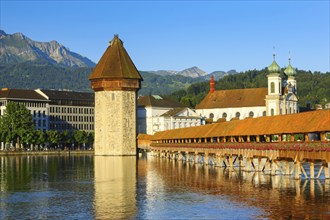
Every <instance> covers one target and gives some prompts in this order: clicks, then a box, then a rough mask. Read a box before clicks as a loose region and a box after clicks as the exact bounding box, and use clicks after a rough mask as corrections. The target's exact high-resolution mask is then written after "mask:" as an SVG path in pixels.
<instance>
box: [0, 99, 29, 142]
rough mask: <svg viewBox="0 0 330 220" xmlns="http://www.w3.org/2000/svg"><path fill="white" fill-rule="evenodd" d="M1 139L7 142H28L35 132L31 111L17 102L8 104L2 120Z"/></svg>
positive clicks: (0, 120)
mask: <svg viewBox="0 0 330 220" xmlns="http://www.w3.org/2000/svg"><path fill="white" fill-rule="evenodd" d="M0 130H1V134H2V135H1V137H2V138H1V139H2V140H4V141H6V142H11V141H12V142H14V143H16V142H18V143H19V141H20V140H23V141H25V140H28V139H29V136H31V132H33V131H34V124H33V118H32V115H31V114H30V112H29V110H27V108H26V107H25V106H24V105H23V104H21V103H17V102H8V104H7V106H6V111H5V114H4V115H3V116H1V118H0Z"/></svg>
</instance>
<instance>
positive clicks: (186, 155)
mask: <svg viewBox="0 0 330 220" xmlns="http://www.w3.org/2000/svg"><path fill="white" fill-rule="evenodd" d="M185 158H186V162H187V163H188V162H189V161H190V155H189V152H188V151H186V153H185Z"/></svg>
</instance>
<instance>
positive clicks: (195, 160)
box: [194, 153, 199, 163]
mask: <svg viewBox="0 0 330 220" xmlns="http://www.w3.org/2000/svg"><path fill="white" fill-rule="evenodd" d="M198 156H199V155H198V153H195V155H194V163H198Z"/></svg>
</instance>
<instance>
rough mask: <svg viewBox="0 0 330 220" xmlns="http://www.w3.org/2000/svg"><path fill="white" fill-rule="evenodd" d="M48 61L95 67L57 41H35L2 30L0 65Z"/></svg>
mask: <svg viewBox="0 0 330 220" xmlns="http://www.w3.org/2000/svg"><path fill="white" fill-rule="evenodd" d="M37 60H46V61H47V62H50V63H54V64H59V65H62V66H66V67H94V66H95V63H94V62H93V61H91V60H90V59H88V58H87V57H84V56H81V55H79V54H77V53H75V52H72V51H70V50H69V49H68V48H67V47H65V46H63V45H61V44H59V43H58V42H57V41H54V40H53V41H50V42H38V41H33V40H31V39H30V38H28V37H26V36H25V35H24V34H22V33H15V34H7V33H6V32H4V31H3V30H0V64H2V65H3V64H17V63H22V62H26V61H37Z"/></svg>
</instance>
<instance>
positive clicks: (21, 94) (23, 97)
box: [0, 88, 49, 131]
mask: <svg viewBox="0 0 330 220" xmlns="http://www.w3.org/2000/svg"><path fill="white" fill-rule="evenodd" d="M8 102H18V103H21V104H23V105H24V106H25V107H26V108H27V109H28V110H29V111H30V113H31V115H32V117H33V122H34V125H35V129H36V130H42V131H46V130H48V129H49V100H47V99H46V98H45V97H43V96H42V95H40V94H38V93H37V92H36V91H34V90H27V89H8V88H3V89H1V90H0V116H1V115H4V114H5V111H6V106H7V104H8Z"/></svg>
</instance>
